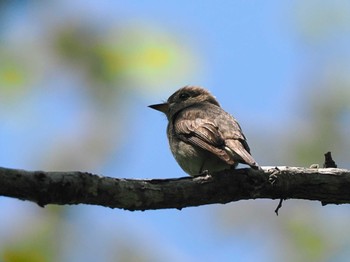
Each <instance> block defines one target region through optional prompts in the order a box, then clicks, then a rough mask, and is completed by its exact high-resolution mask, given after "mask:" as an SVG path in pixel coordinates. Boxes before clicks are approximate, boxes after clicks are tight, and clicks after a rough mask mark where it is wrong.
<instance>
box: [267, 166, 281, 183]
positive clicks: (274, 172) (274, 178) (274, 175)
mask: <svg viewBox="0 0 350 262" xmlns="http://www.w3.org/2000/svg"><path fill="white" fill-rule="evenodd" d="M280 171H281V170H279V169H278V167H275V168H274V169H272V173H271V174H270V175H269V182H270V184H271V185H274V184H275V183H276V182H277V180H278V176H277V175H278V174H279V173H280Z"/></svg>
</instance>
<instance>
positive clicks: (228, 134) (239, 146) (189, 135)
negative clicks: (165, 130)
mask: <svg viewBox="0 0 350 262" xmlns="http://www.w3.org/2000/svg"><path fill="white" fill-rule="evenodd" d="M230 124H231V125H233V126H230V125H229V127H228V128H229V129H227V130H220V131H219V128H218V125H217V124H216V123H215V122H214V121H213V120H210V119H206V118H195V119H186V118H185V119H184V118H183V119H181V120H178V121H175V123H174V128H175V133H176V134H177V135H178V136H179V137H180V138H182V139H183V140H184V141H186V142H188V143H191V144H193V145H195V146H198V147H200V148H202V149H205V150H207V151H209V152H211V153H213V154H214V155H216V156H218V157H219V158H220V159H222V160H223V161H224V162H226V163H227V164H229V165H233V164H235V163H237V162H241V163H245V164H248V165H250V166H251V167H253V168H254V167H258V164H257V163H256V161H255V160H254V159H253V157H252V156H251V155H250V153H249V152H250V149H249V146H248V144H247V142H246V139H245V137H244V135H243V133H242V132H241V128H240V126H239V125H238V123H237V122H236V121H233V122H232V123H230ZM223 132H225V133H224V134H223Z"/></svg>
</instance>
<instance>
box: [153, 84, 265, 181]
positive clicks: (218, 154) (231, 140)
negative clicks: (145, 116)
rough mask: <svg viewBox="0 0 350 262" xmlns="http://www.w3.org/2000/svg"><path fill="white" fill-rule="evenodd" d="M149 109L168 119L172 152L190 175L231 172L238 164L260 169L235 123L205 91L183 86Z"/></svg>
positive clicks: (199, 88)
mask: <svg viewBox="0 0 350 262" xmlns="http://www.w3.org/2000/svg"><path fill="white" fill-rule="evenodd" d="M149 107H150V108H153V109H155V110H158V111H161V112H163V113H164V114H165V115H166V116H167V118H168V121H169V123H168V127H167V136H168V140H169V145H170V149H171V152H172V153H173V155H174V157H175V159H176V161H177V162H178V164H179V165H180V166H181V168H182V169H183V170H184V171H185V172H186V173H188V174H189V175H191V176H196V175H200V174H202V173H203V172H209V173H212V172H217V171H222V170H226V169H234V168H235V167H236V166H237V165H238V163H243V164H247V165H249V166H251V167H252V168H255V169H258V168H259V166H258V164H257V163H256V161H255V160H254V159H253V157H252V156H251V155H250V149H249V146H248V144H247V141H246V138H245V136H244V135H243V133H242V130H241V127H240V126H239V124H238V122H237V120H236V119H235V118H233V117H232V116H231V115H230V114H228V113H227V112H225V111H224V110H223V109H222V108H221V107H220V105H219V102H218V101H217V100H216V98H215V97H214V96H213V95H211V94H210V93H209V92H208V91H207V90H205V89H203V88H201V87H197V86H185V87H183V88H180V89H179V90H177V91H176V92H175V93H174V94H172V95H171V96H170V97H169V99H168V100H167V102H165V103H162V104H156V105H150V106H149Z"/></svg>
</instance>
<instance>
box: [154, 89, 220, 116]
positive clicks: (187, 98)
mask: <svg viewBox="0 0 350 262" xmlns="http://www.w3.org/2000/svg"><path fill="white" fill-rule="evenodd" d="M199 103H211V104H214V105H216V106H220V105H219V102H218V101H217V100H216V99H215V97H214V96H213V95H212V94H210V93H209V91H207V90H206V89H204V88H201V87H198V86H185V87H183V88H180V89H179V90H177V91H176V92H175V93H174V94H172V95H171V96H170V97H169V98H168V100H167V102H165V103H162V104H156V105H150V106H149V107H150V108H153V109H155V110H158V111H161V112H163V113H164V114H165V115H166V116H167V118H168V119H170V118H171V117H172V116H173V115H174V114H176V113H177V112H179V111H180V110H182V109H184V108H187V107H190V106H192V105H195V104H199Z"/></svg>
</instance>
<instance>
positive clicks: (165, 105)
mask: <svg viewBox="0 0 350 262" xmlns="http://www.w3.org/2000/svg"><path fill="white" fill-rule="evenodd" d="M148 107H150V108H152V109H155V110H158V111H160V112H163V113H164V114H166V112H168V109H169V104H168V103H163V104H156V105H150V106H148Z"/></svg>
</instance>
